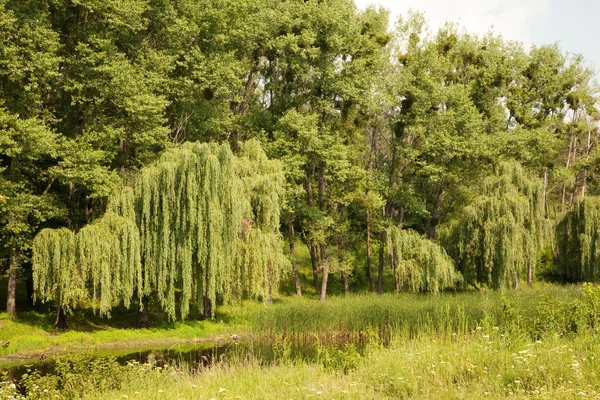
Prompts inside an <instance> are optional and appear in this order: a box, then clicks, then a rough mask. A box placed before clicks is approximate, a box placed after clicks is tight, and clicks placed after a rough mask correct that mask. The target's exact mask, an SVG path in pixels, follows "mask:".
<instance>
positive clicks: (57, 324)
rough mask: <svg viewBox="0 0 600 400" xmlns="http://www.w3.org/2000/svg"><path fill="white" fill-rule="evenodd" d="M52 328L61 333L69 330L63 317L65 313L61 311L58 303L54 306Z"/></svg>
mask: <svg viewBox="0 0 600 400" xmlns="http://www.w3.org/2000/svg"><path fill="white" fill-rule="evenodd" d="M54 328H55V329H60V330H61V331H66V330H67V329H69V326H68V325H67V317H66V316H65V312H64V310H63V309H62V306H61V304H60V302H57V304H56V320H55V321H54Z"/></svg>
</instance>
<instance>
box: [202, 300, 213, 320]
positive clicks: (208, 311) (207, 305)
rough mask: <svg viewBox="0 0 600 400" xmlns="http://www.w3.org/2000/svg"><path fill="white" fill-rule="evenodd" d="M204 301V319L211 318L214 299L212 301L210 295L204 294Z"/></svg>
mask: <svg viewBox="0 0 600 400" xmlns="http://www.w3.org/2000/svg"><path fill="white" fill-rule="evenodd" d="M202 300H203V303H204V314H203V317H204V319H211V318H212V316H213V315H212V301H210V299H209V298H208V296H203V297H202Z"/></svg>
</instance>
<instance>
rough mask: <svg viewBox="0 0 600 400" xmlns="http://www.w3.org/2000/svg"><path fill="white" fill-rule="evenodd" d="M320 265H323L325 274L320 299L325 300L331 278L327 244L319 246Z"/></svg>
mask: <svg viewBox="0 0 600 400" xmlns="http://www.w3.org/2000/svg"><path fill="white" fill-rule="evenodd" d="M319 261H320V262H319V265H322V266H323V276H322V279H321V296H320V297H319V300H321V301H325V298H326V297H327V280H328V278H329V263H328V262H327V255H326V254H325V245H323V244H322V245H320V246H319Z"/></svg>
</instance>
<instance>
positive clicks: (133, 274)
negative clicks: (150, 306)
mask: <svg viewBox="0 0 600 400" xmlns="http://www.w3.org/2000/svg"><path fill="white" fill-rule="evenodd" d="M32 267H33V282H34V290H35V298H37V299H39V300H42V301H48V300H55V301H56V302H57V304H59V306H60V307H62V308H64V309H66V310H70V309H71V308H73V307H75V306H78V305H80V304H81V303H82V302H83V301H85V300H88V299H89V300H91V301H92V305H93V307H94V308H95V309H98V310H99V312H100V314H101V315H107V316H110V311H111V308H112V307H114V306H115V305H117V304H119V303H121V302H122V303H123V304H124V305H125V306H126V307H129V306H130V304H131V299H132V298H133V296H134V295H137V297H138V298H141V296H142V294H143V292H142V268H141V262H140V240H139V233H138V230H137V226H136V225H135V223H134V221H131V220H128V219H126V218H123V217H121V216H118V215H116V214H113V213H107V214H106V215H105V216H104V217H103V218H101V219H99V220H97V221H96V222H94V223H92V224H90V225H88V226H86V227H84V228H83V229H81V230H80V231H79V232H78V233H77V234H76V235H75V234H73V232H71V231H70V230H68V229H66V228H60V229H44V230H42V231H41V232H40V233H39V234H38V235H37V236H36V238H35V240H34V242H33V266H32ZM88 288H91V293H90V291H89V290H88Z"/></svg>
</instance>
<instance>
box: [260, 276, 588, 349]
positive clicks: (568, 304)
mask: <svg viewBox="0 0 600 400" xmlns="http://www.w3.org/2000/svg"><path fill="white" fill-rule="evenodd" d="M580 298H581V290H580V289H579V288H577V287H575V286H565V287H558V286H550V285H549V286H544V287H542V288H540V289H536V290H531V289H526V290H521V291H510V292H505V293H502V292H485V293H481V292H470V293H459V294H440V295H437V296H436V295H414V294H400V295H398V294H384V295H381V296H376V295H372V294H367V295H349V296H346V297H334V298H332V299H331V300H330V301H328V302H315V301H311V300H305V299H292V298H286V299H283V300H282V301H281V302H280V303H277V304H274V305H272V306H270V307H265V308H264V309H262V310H260V311H257V312H254V313H251V314H249V315H248V320H249V326H250V329H251V331H252V332H253V333H254V335H255V336H257V337H265V338H270V339H272V338H276V337H288V338H290V339H293V340H301V341H305V340H311V338H312V339H317V338H318V339H319V340H324V339H325V340H327V339H334V338H336V337H340V336H356V337H360V336H361V333H364V332H368V331H376V332H378V333H379V336H380V338H381V339H384V340H389V339H391V338H393V337H401V338H406V339H412V338H417V337H420V336H431V335H435V336H438V337H441V338H445V337H448V336H451V335H456V334H465V333H468V332H470V331H473V330H474V329H476V328H477V327H481V326H482V325H484V324H487V325H489V326H498V327H507V326H509V325H510V326H511V329H513V330H514V329H516V328H519V329H525V330H526V329H530V330H531V333H533V330H534V329H540V328H541V325H543V324H541V325H540V323H539V321H537V319H538V318H539V317H540V311H539V310H540V308H542V309H548V308H549V307H554V309H550V310H548V311H549V312H555V313H559V312H562V314H563V315H565V314H567V313H568V311H569V310H570V309H571V308H572V307H575V306H576V303H577V301H579V299H580ZM549 317H552V316H550V315H545V316H544V318H549ZM566 323H567V322H566V321H565V324H566ZM565 329H567V328H565Z"/></svg>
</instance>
